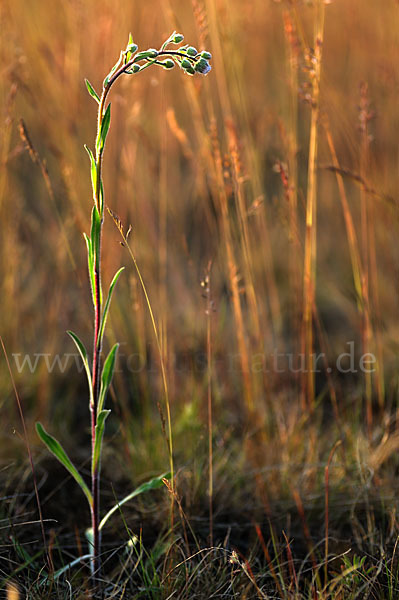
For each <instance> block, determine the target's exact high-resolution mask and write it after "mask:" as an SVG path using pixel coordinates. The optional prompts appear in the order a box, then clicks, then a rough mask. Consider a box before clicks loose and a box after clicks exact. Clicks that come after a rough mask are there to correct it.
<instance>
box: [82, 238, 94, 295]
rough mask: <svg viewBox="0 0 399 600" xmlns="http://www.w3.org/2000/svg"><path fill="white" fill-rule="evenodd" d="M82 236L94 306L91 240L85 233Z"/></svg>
mask: <svg viewBox="0 0 399 600" xmlns="http://www.w3.org/2000/svg"><path fill="white" fill-rule="evenodd" d="M83 236H84V238H85V241H86V246H87V266H88V269H89V277H90V289H91V297H92V300H93V305H94V301H95V296H94V292H95V285H96V281H95V277H94V263H93V248H92V245H91V239H90V238H89V236H88V235H87V234H86V233H84V234H83Z"/></svg>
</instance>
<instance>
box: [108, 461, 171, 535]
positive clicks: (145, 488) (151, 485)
mask: <svg viewBox="0 0 399 600" xmlns="http://www.w3.org/2000/svg"><path fill="white" fill-rule="evenodd" d="M170 478H171V474H170V472H169V473H163V475H159V476H158V477H154V478H153V479H150V481H146V482H145V483H142V484H141V485H139V487H138V488H136V489H135V490H134V492H132V493H131V494H129V495H128V496H125V498H123V500H121V501H120V502H118V504H115V506H114V507H113V508H111V510H110V511H108V512H107V514H106V515H105V517H103V519H102V520H101V522H100V525H99V527H98V529H99V530H100V531H101V529H102V528H103V527H104V525H105V523H106V522H107V521H108V519H109V518H110V517H111V516H112V515H113V514H114V512H116V511H117V510H119V508H120V507H121V506H122V505H123V504H126V502H129V500H133V498H135V497H136V496H139V495H140V494H143V493H144V492H149V491H150V490H155V489H157V488H160V487H162V485H164V483H163V479H170Z"/></svg>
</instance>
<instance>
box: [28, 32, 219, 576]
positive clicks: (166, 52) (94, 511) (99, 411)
mask: <svg viewBox="0 0 399 600" xmlns="http://www.w3.org/2000/svg"><path fill="white" fill-rule="evenodd" d="M182 41H183V36H182V35H181V34H178V33H176V32H173V33H172V35H171V36H169V38H168V39H167V40H166V41H165V42H164V43H163V44H162V46H161V48H160V49H159V50H155V49H153V48H150V49H149V50H146V51H144V52H138V46H137V45H136V44H135V43H134V42H133V38H132V35H131V34H130V36H129V41H128V44H127V46H126V49H125V50H122V52H121V53H120V56H119V59H118V61H117V62H116V63H115V65H114V66H113V68H112V69H111V71H110V72H109V73H108V75H107V76H106V78H105V79H104V82H103V87H102V92H101V95H98V94H97V92H96V90H95V89H94V87H93V86H92V85H91V83H90V82H89V81H88V80H86V87H87V90H88V92H89V94H90V96H91V97H92V98H93V99H94V100H95V102H96V103H97V105H98V111H97V136H96V140H95V152H94V153H93V152H92V151H91V150H90V148H88V147H87V146H86V150H87V153H88V155H89V158H90V172H91V182H92V189H93V207H92V213H91V232H90V236H88V235H86V234H85V236H84V237H85V240H86V245H87V254H88V267H89V279H90V286H91V292H92V300H93V309H94V327H93V357H92V362H91V366H89V359H88V354H87V351H86V349H85V346H84V344H83V343H82V342H81V341H80V339H79V338H78V336H77V335H76V334H74V333H73V332H71V331H70V332H68V333H69V334H70V336H71V337H72V339H73V341H74V342H75V344H76V346H77V349H78V351H79V353H80V356H81V358H82V360H83V363H84V366H85V371H86V376H87V380H88V384H89V390H90V400H89V409H90V420H91V458H92V460H91V489H89V487H88V486H87V484H86V483H85V481H84V479H83V478H82V476H81V475H80V473H79V472H78V471H77V469H76V467H75V466H74V465H73V463H72V462H71V460H70V459H69V457H68V456H67V454H66V453H65V451H64V449H63V448H62V446H61V445H60V444H59V442H58V441H57V440H56V439H55V438H53V437H52V436H50V435H49V434H48V433H47V432H46V431H45V429H44V427H43V426H42V425H41V424H40V423H37V426H36V429H37V432H38V435H39V436H40V438H41V439H42V441H43V442H44V443H45V444H46V445H47V447H48V448H49V450H50V451H52V452H53V454H54V455H55V456H56V457H57V458H58V459H59V460H60V462H61V463H62V464H63V465H64V466H65V467H66V468H67V469H68V471H69V472H70V473H71V475H72V476H73V477H74V478H75V480H76V481H77V483H78V484H79V485H80V487H81V489H82V491H83V493H84V494H85V496H86V498H87V500H88V503H89V507H90V512H91V530H89V532H88V539H89V542H90V544H91V556H92V560H91V574H92V578H93V583H95V580H94V577H95V576H98V575H99V573H100V570H101V558H100V557H101V529H102V525H103V524H104V522H105V520H106V519H108V516H109V515H110V514H112V512H114V510H112V511H110V513H108V515H106V517H105V518H103V519H102V521H101V522H100V468H101V449H102V442H103V436H104V428H105V421H106V419H107V417H108V415H109V413H110V412H111V411H110V410H106V409H105V408H104V406H105V399H106V395H107V391H108V389H109V387H110V385H111V381H112V377H113V372H114V368H115V361H116V354H117V350H118V344H115V345H114V346H113V347H112V349H111V350H110V352H109V354H108V356H107V358H106V359H105V361H104V363H103V366H102V367H101V353H102V346H103V338H104V331H105V325H106V320H107V316H108V311H109V307H110V302H111V297H112V293H113V290H114V287H115V285H116V283H117V280H118V278H119V276H120V274H121V272H122V271H123V268H121V269H119V270H118V271H117V273H116V274H115V276H114V278H113V280H112V282H111V284H110V286H109V291H108V295H107V298H106V300H105V302H104V303H103V296H102V286H101V279H102V268H101V257H102V254H101V246H102V231H103V223H104V216H105V201H104V188H103V181H102V170H103V156H104V149H105V142H106V139H107V135H108V132H109V128H110V122H111V104H110V103H108V104H107V100H108V95H109V93H110V91H111V88H112V86H113V84H114V83H115V82H116V81H117V80H118V79H119V77H121V76H122V75H125V74H126V75H134V74H136V73H139V72H141V71H143V70H145V69H146V68H148V67H150V66H152V65H154V64H155V65H158V66H160V67H162V68H164V69H166V70H170V69H171V68H173V67H174V66H175V64H177V65H178V66H179V67H180V68H181V69H182V70H183V71H184V72H185V73H186V74H188V75H194V74H195V73H199V74H204V75H206V74H207V73H208V72H209V71H210V69H211V67H210V65H209V62H208V60H209V59H210V58H211V55H210V53H209V52H207V51H205V50H203V51H202V52H201V53H199V52H198V51H197V50H196V48H194V47H193V46H189V45H185V46H179V47H178V49H171V48H170V45H172V44H173V45H178V44H180V43H181V42H182ZM120 230H121V233H122V235H123V230H122V228H120ZM124 242H125V245H127V247H128V248H129V250H130V247H129V246H128V243H127V236H126V238H124ZM130 254H131V257H132V259H133V261H134V263H135V266H136V269H137V272H138V275H139V278H140V282H141V284H142V286H143V290H144V292H145V295H146V299H147V303H148V306H149V309H150V314H151V319H152V323H153V327H154V331H155V334H156V340H157V344H158V350H159V353H160V356H161V365H162V377H163V381H164V387H165V393H166V399H167V402H166V405H167V412H168V436H169V441H168V445H169V457H170V465H171V477H172V482H173V457H172V454H173V453H172V446H171V440H172V432H171V420H170V409H169V400H168V393H167V382H166V372H165V368H164V362H163V359H162V348H161V344H160V340H159V336H158V332H157V327H156V324H155V319H154V316H153V313H152V310H151V305H150V303H149V300H148V295H147V293H146V290H145V286H144V283H143V280H142V277H141V274H140V271H139V270H138V268H137V263H136V262H135V258H134V255H133V253H132V252H131V250H130ZM172 485H173V483H172ZM133 494H134V493H133ZM129 497H133V495H130V496H129ZM125 500H126V498H125ZM122 502H123V501H122ZM120 504H121V503H119V505H120Z"/></svg>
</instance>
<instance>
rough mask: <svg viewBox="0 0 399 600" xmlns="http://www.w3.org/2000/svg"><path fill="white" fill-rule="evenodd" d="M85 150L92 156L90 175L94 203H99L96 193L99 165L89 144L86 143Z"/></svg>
mask: <svg viewBox="0 0 399 600" xmlns="http://www.w3.org/2000/svg"><path fill="white" fill-rule="evenodd" d="M85 150H86V152H87V154H88V155H89V158H90V175H91V187H92V190H93V200H94V203H95V204H97V200H96V194H97V165H96V160H95V158H94V155H93V152H92V151H91V150H90V148H89V147H88V146H86V144H85Z"/></svg>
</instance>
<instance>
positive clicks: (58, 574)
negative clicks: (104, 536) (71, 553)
mask: <svg viewBox="0 0 399 600" xmlns="http://www.w3.org/2000/svg"><path fill="white" fill-rule="evenodd" d="M92 556H93V554H83V556H79V558H75V559H74V560H72V561H71V562H69V563H68V564H67V565H65V566H64V567H61V568H60V569H57V571H55V573H52V575H51V577H52V578H53V579H54V580H55V581H57V579H59V578H60V577H61V575H63V574H64V573H66V572H67V571H69V570H70V569H72V567H74V566H75V565H79V564H82V562H83V561H84V560H86V559H88V558H92Z"/></svg>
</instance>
